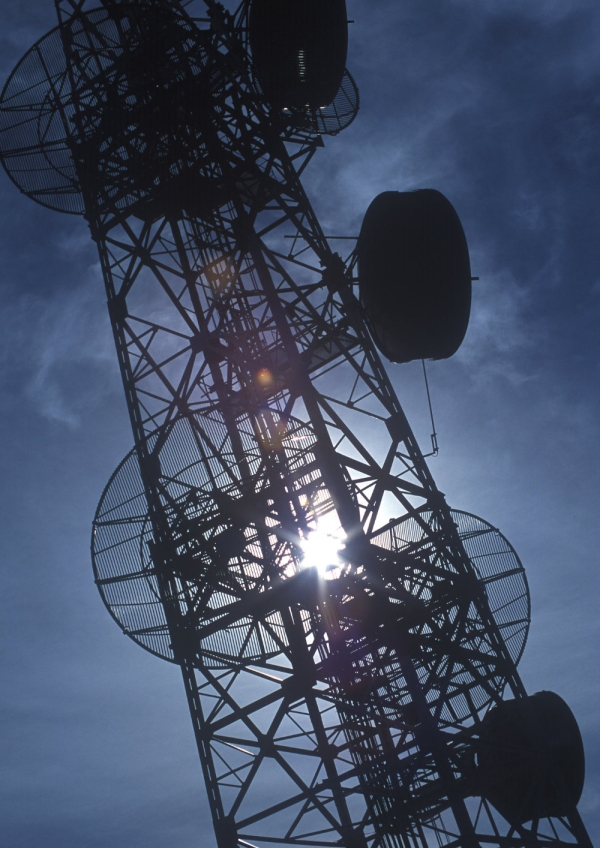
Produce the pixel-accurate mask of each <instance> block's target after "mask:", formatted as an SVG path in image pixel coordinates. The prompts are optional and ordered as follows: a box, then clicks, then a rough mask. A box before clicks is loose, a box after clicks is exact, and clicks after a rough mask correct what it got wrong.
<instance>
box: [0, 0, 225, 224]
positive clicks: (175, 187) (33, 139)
mask: <svg viewBox="0 0 600 848" xmlns="http://www.w3.org/2000/svg"><path fill="white" fill-rule="evenodd" d="M68 28H69V29H68V33H67V34H66V38H67V40H68V43H69V49H70V51H71V52H72V54H73V55H74V56H75V57H76V61H74V62H73V63H72V67H71V73H70V74H68V73H67V70H66V60H65V54H64V46H63V40H62V36H61V31H60V30H59V28H55V29H53V30H51V31H50V32H49V33H48V34H47V35H45V36H44V37H43V38H42V39H40V40H39V41H38V42H37V43H36V44H35V45H34V46H33V47H32V48H31V49H30V50H29V51H28V52H27V53H26V54H25V56H24V57H23V58H22V59H21V61H20V62H19V64H18V65H17V67H16V68H15V69H14V71H13V73H12V74H11V76H10V77H9V79H8V81H7V83H6V85H5V87H4V90H3V92H2V95H1V97H0V158H1V159H2V163H3V165H4V167H5V169H6V170H7V172H8V174H9V176H10V177H11V179H12V180H13V181H14V182H15V183H16V184H17V186H18V187H19V188H20V189H21V191H23V192H24V193H25V194H27V195H28V196H29V197H31V198H32V199H33V200H36V201H37V202H38V203H41V204H42V205H43V206H48V207H50V208H52V209H56V210H58V211H61V212H70V213H75V214H81V213H83V212H84V211H85V205H84V198H83V195H82V185H83V184H85V188H86V197H87V198H88V202H91V203H93V205H94V207H95V208H102V207H103V205H107V206H110V207H111V208H112V207H114V206H116V207H117V208H118V209H128V208H130V207H132V206H135V205H139V204H140V203H143V202H144V201H146V200H147V199H148V198H152V199H153V200H156V199H157V198H159V199H160V200H162V202H163V205H164V204H165V203H166V202H167V200H166V198H165V192H167V193H169V190H170V193H171V194H173V192H181V191H182V184H183V185H184V186H185V184H186V183H188V182H189V180H190V179H191V178H190V173H192V172H193V174H194V175H196V172H197V171H198V168H199V166H200V165H201V163H202V162H203V161H204V158H205V153H206V151H205V145H204V139H203V130H202V124H203V122H205V121H206V117H205V113H206V110H207V104H208V102H209V100H210V97H211V96H212V92H213V91H214V90H215V89H217V88H218V87H219V85H220V83H219V81H218V79H216V78H215V77H214V75H212V74H211V71H207V57H206V51H205V44H204V40H203V36H202V35H201V31H200V30H199V29H197V28H196V27H194V26H193V25H192V24H191V23H190V22H189V21H187V20H186V19H185V18H184V17H183V16H181V15H179V14H178V13H177V12H176V10H174V9H172V8H169V7H164V6H147V5H136V4H133V3H130V4H127V3H122V4H120V5H119V6H118V8H117V9H116V10H113V11H112V12H111V13H110V14H109V12H108V10H107V9H105V8H98V9H92V10H91V11H89V12H86V13H85V14H81V15H75V16H74V17H73V18H72V19H70V20H69V22H68ZM196 188H197V189H198V186H196ZM204 188H205V187H204Z"/></svg>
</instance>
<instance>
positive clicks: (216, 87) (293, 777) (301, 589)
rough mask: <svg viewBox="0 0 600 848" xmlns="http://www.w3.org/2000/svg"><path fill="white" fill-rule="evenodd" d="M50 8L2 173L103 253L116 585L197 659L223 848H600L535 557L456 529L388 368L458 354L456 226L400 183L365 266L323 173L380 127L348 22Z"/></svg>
mask: <svg viewBox="0 0 600 848" xmlns="http://www.w3.org/2000/svg"><path fill="white" fill-rule="evenodd" d="M56 7H57V12H58V18H59V25H58V27H57V28H56V29H54V30H52V31H51V32H50V33H49V34H48V35H46V36H45V37H44V38H42V39H41V40H40V41H39V42H38V43H37V44H36V45H34V47H33V48H31V50H30V51H29V52H28V53H27V54H26V55H25V57H24V58H23V59H22V60H21V62H20V63H19V65H18V66H17V68H16V69H15V71H14V72H13V74H12V76H11V78H10V79H9V81H8V83H7V85H6V87H5V89H4V92H3V96H2V107H1V111H0V147H1V151H2V158H3V162H4V165H5V167H6V169H7V171H8V172H9V174H10V175H11V177H12V178H13V180H14V181H15V182H16V183H17V184H18V185H19V187H20V188H21V189H22V190H23V191H25V192H26V193H27V194H28V195H29V196H31V197H32V198H34V199H35V200H37V201H38V202H40V203H42V204H45V205H47V206H50V207H51V208H55V209H60V210H62V211H65V212H71V213H76V214H83V215H84V216H85V217H86V220H87V222H88V224H89V227H90V230H91V233H92V237H93V239H94V241H95V242H96V244H97V245H98V250H99V255H100V261H101V264H102V270H103V274H104V280H105V284H106V292H107V299H108V308H109V313H110V318H111V323H112V328H113V332H114V338H115V344H116V348H117V355H118V360H119V366H120V369H121V374H122V378H123V384H124V388H125V394H126V399H127V405H128V410H129V414H130V418H131V424H132V428H133V434H134V442H135V447H134V449H133V450H132V452H131V453H130V454H129V455H128V456H127V457H126V458H125V459H124V460H123V462H122V463H121V465H120V466H119V467H118V468H117V470H116V471H115V473H114V474H113V476H112V478H111V479H110V481H109V483H108V485H107V487H106V489H105V491H104V494H103V495H102V499H101V501H100V505H99V507H98V511H97V514H96V517H95V521H94V535H93V560H94V570H95V576H96V582H97V584H98V587H99V589H100V592H101V594H102V597H103V599H104V601H105V603H106V604H107V606H108V608H109V609H110V611H111V613H112V615H113V616H114V618H115V619H116V620H117V622H118V623H119V624H120V626H121V627H122V628H123V630H124V631H125V632H126V633H127V634H128V635H129V636H131V637H132V638H133V639H134V640H135V641H137V642H138V643H139V644H141V645H142V646H144V647H145V648H146V649H148V650H149V651H151V652H153V653H155V654H157V655H158V656H161V657H164V658H166V659H168V660H170V661H172V662H175V663H177V664H178V665H179V666H180V667H181V670H182V674H183V680H184V684H185V691H186V694H187V698H188V703H189V708H190V713H191V717H192V722H193V728H194V733H195V738H196V742H197V746H198V751H199V754H200V761H201V764H202V769H203V773H204V778H205V781H206V787H207V792H208V799H209V804H210V809H211V812H212V817H213V822H214V827H215V834H216V841H217V844H218V846H219V848H242V846H244V848H252V846H257V848H267V846H273V845H275V846H277V845H279V846H344V848H378V846H385V848H400V846H402V848H408V847H409V846H419V848H426V846H430V845H433V844H436V845H449V846H465V848H474V847H475V846H479V845H483V844H485V845H492V846H494V845H495V846H506V847H507V848H508V846H510V848H519V846H531V845H536V846H539V845H557V846H558V845H560V846H564V845H567V844H570V845H580V846H589V845H590V841H589V839H588V837H587V835H586V832H585V829H584V827H583V825H582V823H581V821H580V819H579V816H578V814H577V811H576V806H575V805H576V802H577V800H578V798H579V795H580V793H581V789H582V784H583V751H582V747H581V739H580V736H579V731H578V729H577V725H576V723H575V720H574V718H573V716H572V714H571V712H570V710H569V708H568V707H567V706H566V704H565V703H564V702H563V701H562V700H561V699H560V698H559V697H558V696H557V695H553V694H552V693H547V692H542V693H538V694H537V695H534V696H532V697H528V696H527V695H526V693H525V690H524V688H523V685H522V683H521V681H520V679H519V677H518V674H517V670H516V665H517V662H518V660H519V659H520V656H521V653H522V650H523V647H524V644H525V640H526V635H527V627H528V622H529V599H528V592H527V586H526V582H525V578H524V574H523V569H522V566H521V564H520V562H519V560H518V558H517V556H516V554H515V553H514V551H513V550H512V548H511V547H510V545H509V544H508V543H507V541H506V540H505V539H504V537H503V536H502V535H501V534H500V533H499V532H498V531H497V530H495V529H494V528H493V527H491V526H490V525H489V524H487V523H486V522H485V521H482V520H481V519H479V518H476V517H475V516H472V515H468V514H466V513H463V512H458V511H454V510H451V509H450V508H449V507H448V506H447V504H446V502H445V499H444V497H443V495H442V494H441V493H440V492H439V491H438V489H437V488H436V486H435V483H434V481H433V479H432V477H431V474H430V473H429V470H428V468H427V465H426V463H425V460H424V458H423V455H422V453H421V451H420V450H419V447H418V446H417V443H416V441H415V438H414V436H413V434H412V432H411V429H410V427H409V425H408V422H407V420H406V417H405V415H404V413H403V411H402V408H401V406H400V404H399V402H398V399H397V397H396V395H395V392H394V390H393V388H392V386H391V384H390V381H389V379H388V377H387V375H386V372H385V371H384V369H383V367H382V364H381V360H380V357H379V353H378V349H379V351H381V352H382V353H383V354H384V355H385V356H387V357H388V358H390V359H392V360H393V361H408V360H410V359H417V358H441V357H446V356H450V355H451V354H452V353H453V352H454V351H455V350H456V349H457V347H458V346H459V345H460V342H461V341H462V338H463V336H464V333H465V330H466V326H467V321H468V314H469V307H470V281H471V278H470V268H469V261H468V251H467V247H466V242H465V239H464V235H463V232H462V228H461V225H460V222H459V220H458V218H457V216H456V213H455V212H454V210H453V208H452V207H451V205H450V204H449V203H448V201H447V200H446V199H445V198H444V197H443V196H442V195H440V194H439V193H437V192H434V191H431V190H426V191H422V192H414V193H408V194H401V193H397V192H386V193H384V194H383V195H380V196H379V197H378V198H376V199H375V201H374V202H373V204H371V206H370V207H369V210H368V211H367V214H366V216H365V220H364V224H363V227H362V230H361V235H360V238H359V241H358V246H357V249H356V250H355V251H353V252H352V253H351V254H350V255H349V256H348V257H347V258H346V259H342V258H341V257H340V255H338V254H337V253H336V252H334V250H333V249H332V247H331V246H330V244H329V242H328V240H327V238H326V237H325V235H324V234H323V232H322V230H321V227H320V225H319V222H318V220H317V217H316V215H315V213H314V211H313V209H312V207H311V205H310V202H309V200H308V199H307V197H306V195H305V193H304V190H303V188H302V185H301V182H300V176H301V174H302V172H303V170H304V168H305V167H306V166H307V164H308V163H309V161H310V159H311V157H312V156H313V154H314V153H315V152H316V150H317V149H318V148H319V147H320V146H321V145H322V137H323V135H327V134H330V133H331V134H335V133H337V132H339V131H340V130H341V129H343V128H344V127H345V126H346V125H347V124H348V123H349V122H350V121H351V120H352V119H353V118H354V116H355V114H356V111H357V109H358V93H357V90H356V87H355V85H354V82H353V80H352V78H351V77H350V75H349V74H348V73H347V72H346V71H345V69H344V66H345V57H346V10H345V3H344V2H343V0H320V2H316V0H304V2H298V0H287V2H285V3H284V2H281V0H279V2H277V0H264V1H261V0H253V2H252V3H249V2H242V3H241V5H240V7H239V9H238V10H237V12H236V13H235V15H232V14H230V13H229V12H227V11H226V10H225V9H224V8H223V7H222V6H221V5H219V4H218V3H216V2H213V0H206V2H205V4H204V6H203V8H202V14H204V15H205V16H206V17H204V18H198V17H197V18H194V17H192V16H191V15H190V9H191V6H189V4H186V3H180V2H175V0H138V2H133V3H125V2H119V1H118V0H104V2H103V3H101V5H100V6H98V7H96V8H93V7H91V5H90V4H89V3H88V2H87V0H56ZM505 693H508V698H507V699H506V700H505V699H504V695H505Z"/></svg>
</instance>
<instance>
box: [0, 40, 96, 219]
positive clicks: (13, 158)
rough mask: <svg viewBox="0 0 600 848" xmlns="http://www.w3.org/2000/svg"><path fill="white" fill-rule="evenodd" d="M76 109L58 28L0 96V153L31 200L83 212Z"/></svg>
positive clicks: (38, 45) (14, 74)
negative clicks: (75, 150)
mask: <svg viewBox="0 0 600 848" xmlns="http://www.w3.org/2000/svg"><path fill="white" fill-rule="evenodd" d="M73 114H74V107H73V98H72V92H71V85H70V83H69V79H68V74H67V67H66V60H65V55H64V50H63V44H62V39H61V36H60V31H59V28H58V27H56V28H55V29H52V30H50V32H49V33H47V34H46V35H45V36H44V37H43V38H41V39H40V40H39V41H38V42H36V44H34V45H33V47H31V49H30V50H28V51H27V53H26V54H25V55H24V56H23V58H22V59H21V61H20V62H19V63H18V65H17V66H16V68H15V69H14V70H13V72H12V74H11V75H10V77H9V78H8V81H7V82H6V85H5V86H4V90H3V91H2V95H1V97H0V156H1V158H2V164H3V165H4V167H5V169H6V171H7V173H8V175H9V177H10V178H11V179H12V181H13V182H14V183H15V184H16V185H17V187H18V188H19V189H20V190H21V191H22V192H23V193H24V194H26V195H27V196H28V197H30V198H31V199H32V200H35V201H37V202H38V203H41V205H42V206H48V207H49V208H50V209H56V210H58V211H59V212H70V213H72V214H82V213H83V211H84V205H83V197H82V195H81V191H80V187H79V181H78V178H77V173H76V170H75V163H74V160H73V155H72V153H71V147H70V142H69V139H70V134H71V131H72V126H71V119H72V117H73Z"/></svg>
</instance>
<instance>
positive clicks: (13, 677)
mask: <svg viewBox="0 0 600 848" xmlns="http://www.w3.org/2000/svg"><path fill="white" fill-rule="evenodd" d="M348 10H349V16H350V17H351V18H353V19H354V20H355V23H354V24H353V26H352V27H351V29H350V57H349V68H350V70H351V72H352V73H353V75H354V77H355V78H356V80H357V82H358V85H359V87H360V91H361V100H362V108H361V112H360V113H359V116H358V118H357V120H356V121H355V123H354V124H353V125H352V126H351V127H350V128H349V129H347V130H346V131H345V132H344V133H343V134H342V135H340V136H339V137H337V138H333V139H328V140H327V141H326V148H325V150H324V151H321V152H320V154H319V156H317V157H316V158H315V160H314V161H313V163H312V165H311V167H310V170H309V171H308V173H307V175H306V180H305V185H306V186H307V188H308V191H309V193H310V196H311V198H312V200H313V202H314V205H315V207H316V209H317V212H318V214H319V215H320V217H321V220H322V222H323V223H324V225H325V229H326V231H327V232H329V233H331V234H356V233H357V231H358V228H359V226H360V221H361V219H362V215H363V213H364V210H365V209H366V207H367V205H368V203H369V202H370V200H371V199H372V198H373V196H374V195H376V194H377V193H379V192H380V191H384V190H387V189H398V190H405V189H411V188H418V187H433V188H437V189H439V190H441V191H442V192H444V193H445V194H446V195H447V196H448V197H449V199H450V200H451V201H452V203H453V204H454V205H455V207H456V209H457V211H458V212H459V214H460V216H461V218H462V220H463V224H464V227H465V231H466V233H467V238H468V240H469V244H470V247H471V254H472V266H473V273H474V274H475V275H478V276H479V277H480V278H481V280H480V282H479V283H476V284H475V292H474V307H473V316H472V322H471V326H470V329H469V331H468V334H467V338H466V341H465V343H464V345H463V347H462V349H461V350H460V351H459V353H458V354H457V355H456V356H455V357H454V358H453V359H452V360H450V361H447V362H438V363H433V364H431V366H430V368H429V376H430V383H431V389H432V394H433V403H434V411H435V415H436V424H437V429H438V433H439V442H440V447H441V453H440V455H439V457H437V458H435V459H432V460H431V468H432V471H433V473H434V475H435V477H436V480H437V481H438V484H439V485H440V487H441V489H442V490H443V491H444V492H445V493H446V496H447V499H448V501H449V503H450V504H451V505H452V506H454V507H456V508H458V509H465V510H468V511H471V512H474V513H476V514H478V515H481V516H482V517H483V518H485V519H486V520H488V521H490V522H491V523H492V524H494V525H495V526H498V527H499V528H500V529H501V530H502V532H503V533H504V534H505V535H506V536H507V537H508V539H509V540H510V541H511V542H512V543H513V545H514V546H515V548H516V549H517V552H518V553H519V554H520V556H521V558H522V560H523V562H524V565H525V567H526V569H527V574H528V578H529V582H530V587H531V594H532V607H533V620H532V627H531V632H530V638H529V644H528V646H527V648H526V650H525V655H524V658H523V660H522V662H521V674H522V676H523V679H524V682H525V684H526V686H527V687H528V689H529V690H530V691H532V692H533V691H537V690H539V689H544V688H545V689H552V690H555V691H557V692H558V693H559V694H561V695H563V697H565V698H566V699H567V700H568V702H569V703H570V705H571V707H572V708H573V710H574V712H575V714H576V716H577V718H578V720H579V723H580V726H581V730H582V733H583V736H584V742H585V745H586V755H587V768H588V777H587V785H586V790H585V794H584V797H583V799H582V802H581V805H580V809H581V812H582V814H583V816H584V818H585V820H586V823H587V824H588V827H589V830H590V833H591V836H592V839H596V840H598V838H599V837H600V733H599V729H598V707H597V705H598V701H599V700H600V685H599V680H600V675H599V671H598V657H599V656H600V650H599V648H600V645H599V629H600V627H599V615H598V598H599V597H600V567H599V566H600V563H599V555H598V550H599V548H600V545H599V539H598V536H599V532H598V525H599V522H598V507H599V500H600V499H599V497H598V479H599V476H600V475H599V471H600V461H599V451H598V444H599V443H600V424H599V422H600V415H599V413H600V403H599V397H598V376H599V374H598V372H599V365H600V350H599V344H598V330H597V328H598V319H599V317H600V262H599V259H600V256H599V254H600V238H599V235H598V234H599V232H600V213H599V211H598V196H599V188H600V186H599V182H600V179H599V178H600V158H599V152H598V150H599V145H598V129H599V118H600V49H599V46H600V5H598V3H597V2H596V0H569V2H565V0H527V3H524V2H518V0H503V2H501V0H427V2H423V0H348ZM54 22H55V20H54V8H53V3H52V0H28V2H26V3H25V2H19V0H10V2H5V3H3V4H2V5H1V7H0V76H1V77H2V79H5V78H6V77H7V75H8V73H9V72H10V70H11V69H12V67H13V66H14V64H15V63H16V61H17V60H18V59H19V58H20V56H21V55H22V53H23V52H25V50H26V49H27V48H28V47H29V46H30V45H31V44H32V43H33V41H34V40H36V39H37V38H38V37H40V36H41V35H42V34H43V33H44V32H45V31H46V30H47V29H49V28H50V27H52V26H53V25H54ZM0 223H1V228H0V267H1V271H2V272H1V276H0V285H1V286H2V298H1V300H0V321H1V326H2V336H1V339H2V341H1V345H0V367H1V370H0V411H1V415H0V433H1V445H2V449H1V451H0V465H1V474H2V478H1V479H2V481H3V485H2V493H1V495H0V498H1V502H0V521H1V523H2V527H1V532H0V568H1V572H0V605H1V607H2V610H1V613H2V624H1V625H0V626H1V628H2V639H1V645H2V648H1V651H0V663H1V669H0V675H1V676H0V679H1V681H2V686H1V696H0V697H1V699H0V724H1V726H2V736H1V738H2V741H1V745H2V752H1V754H0V775H1V778H0V780H1V783H2V797H1V799H0V844H1V845H2V846H3V848H4V846H6V848H40V846H44V848H81V846H86V848H87V846H89V848H131V846H135V845H144V846H145V848H171V846H173V845H177V846H178V848H192V846H207V848H212V846H213V845H214V842H213V837H212V832H211V828H210V825H209V822H208V820H207V806H206V802H205V798H204V789H203V786H202V780H201V775H200V767H199V764H198V762H197V756H196V754H195V751H194V745H193V739H192V731H191V724H190V721H189V717H188V715H187V708H186V705H185V698H184V693H183V688H182V685H181V682H180V679H179V675H178V671H177V669H176V668H174V667H172V666H169V665H168V664H167V663H165V662H161V661H159V660H158V659H155V658H153V657H151V656H150V655H148V654H146V653H145V652H144V651H142V650H141V649H140V648H138V647H137V646H135V645H134V644H133V643H131V642H130V641H129V640H128V639H127V638H126V637H124V636H122V635H121V633H120V632H119V630H118V629H117V627H116V626H115V625H114V623H113V621H112V620H111V619H110V617H109V616H108V614H107V613H106V611H105V609H104V607H103V606H102V603H101V601H100V598H99V596H98V594H97V591H96V589H95V587H94V585H93V581H92V574H91V566H90V561H89V535H90V525H91V520H92V517H93V514H94V510H95V507H96V503H97V500H98V498H99V496H100V494H101V492H102V489H103V487H104V485H105V482H106V480H107V479H108V477H109V476H110V473H111V472H112V470H113V468H114V467H115V466H116V465H117V463H118V462H119V461H120V459H121V458H122V456H123V455H124V454H125V453H126V452H127V451H128V450H129V448H130V446H131V437H130V435H129V425H128V421H127V416H126V412H125V402H124V399H123V396H122V390H121V386H120V382H119V376H118V372H117V365H116V357H115V354H114V350H113V346H112V338H111V335H110V328H109V323H108V319H107V316H106V314H105V306H104V297H103V292H102V280H101V277H100V272H99V269H98V265H97V259H96V254H95V249H94V247H93V245H92V244H91V241H90V239H89V237H88V234H87V231H86V228H85V226H84V223H83V221H81V220H80V219H78V218H76V217H71V216H66V215H60V214H58V213H53V212H50V211H48V210H45V209H42V208H41V207H39V206H36V205H35V204H34V203H33V202H31V201H30V200H28V199H27V198H24V197H22V196H21V195H19V193H18V192H17V190H16V189H15V188H14V186H13V185H12V184H11V183H10V181H9V180H8V178H5V177H4V176H3V174H1V173H0ZM419 368H420V366H418V365H417V364H414V365H408V366H397V365H394V366H390V373H391V375H392V377H393V380H394V382H395V385H396V387H397V390H398V393H399V396H400V399H401V401H402V402H403V403H404V404H405V407H406V410H407V413H408V416H409V420H410V421H411V422H412V423H413V426H414V427H415V430H416V432H417V436H418V437H419V439H420V441H421V443H422V445H423V447H424V449H427V448H428V444H429V429H428V427H429V425H428V422H427V414H426V413H427V409H426V399H425V394H424V389H423V386H422V380H421V378H420V372H419Z"/></svg>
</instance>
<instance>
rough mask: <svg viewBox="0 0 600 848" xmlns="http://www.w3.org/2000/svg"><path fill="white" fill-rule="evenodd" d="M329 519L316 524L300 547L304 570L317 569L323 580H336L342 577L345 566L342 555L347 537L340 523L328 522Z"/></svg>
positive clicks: (326, 517)
mask: <svg viewBox="0 0 600 848" xmlns="http://www.w3.org/2000/svg"><path fill="white" fill-rule="evenodd" d="M328 518H329V516H323V517H322V518H321V519H320V520H319V521H318V522H316V523H315V525H314V528H313V529H312V530H311V532H310V533H309V534H308V535H307V536H306V537H305V538H304V539H303V540H302V542H301V543H300V547H301V549H302V566H303V568H316V569H317V572H318V573H319V575H320V576H321V577H322V578H324V579H326V580H334V579H335V578H336V577H339V576H340V573H341V569H342V566H343V565H344V562H343V560H342V558H341V553H342V550H343V548H344V545H345V542H346V536H345V534H344V531H343V530H342V528H341V527H340V526H339V522H337V520H335V521H331V520H330V521H328V520H327V519H328ZM336 518H337V516H336Z"/></svg>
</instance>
